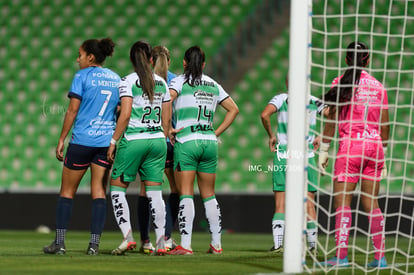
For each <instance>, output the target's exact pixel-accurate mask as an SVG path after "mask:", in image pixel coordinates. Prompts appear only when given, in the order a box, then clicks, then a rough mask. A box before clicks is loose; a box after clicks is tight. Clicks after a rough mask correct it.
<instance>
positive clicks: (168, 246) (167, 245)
mask: <svg viewBox="0 0 414 275" xmlns="http://www.w3.org/2000/svg"><path fill="white" fill-rule="evenodd" d="M176 246H177V243H176V242H175V240H174V239H173V238H168V239H166V240H165V249H166V250H167V251H170V250H171V249H174V248H175V247H176Z"/></svg>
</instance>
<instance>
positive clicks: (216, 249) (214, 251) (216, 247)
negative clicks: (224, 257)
mask: <svg viewBox="0 0 414 275" xmlns="http://www.w3.org/2000/svg"><path fill="white" fill-rule="evenodd" d="M207 253H210V254H222V253H223V248H221V245H219V244H216V245H213V244H210V248H209V249H208V250H207Z"/></svg>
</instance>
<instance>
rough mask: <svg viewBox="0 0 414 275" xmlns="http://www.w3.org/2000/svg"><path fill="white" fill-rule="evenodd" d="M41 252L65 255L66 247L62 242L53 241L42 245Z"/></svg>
mask: <svg viewBox="0 0 414 275" xmlns="http://www.w3.org/2000/svg"><path fill="white" fill-rule="evenodd" d="M43 252H44V253H45V254H56V255H65V254H66V247H65V244H64V243H62V244H57V243H56V242H55V241H53V242H52V243H51V244H50V245H49V246H45V247H43Z"/></svg>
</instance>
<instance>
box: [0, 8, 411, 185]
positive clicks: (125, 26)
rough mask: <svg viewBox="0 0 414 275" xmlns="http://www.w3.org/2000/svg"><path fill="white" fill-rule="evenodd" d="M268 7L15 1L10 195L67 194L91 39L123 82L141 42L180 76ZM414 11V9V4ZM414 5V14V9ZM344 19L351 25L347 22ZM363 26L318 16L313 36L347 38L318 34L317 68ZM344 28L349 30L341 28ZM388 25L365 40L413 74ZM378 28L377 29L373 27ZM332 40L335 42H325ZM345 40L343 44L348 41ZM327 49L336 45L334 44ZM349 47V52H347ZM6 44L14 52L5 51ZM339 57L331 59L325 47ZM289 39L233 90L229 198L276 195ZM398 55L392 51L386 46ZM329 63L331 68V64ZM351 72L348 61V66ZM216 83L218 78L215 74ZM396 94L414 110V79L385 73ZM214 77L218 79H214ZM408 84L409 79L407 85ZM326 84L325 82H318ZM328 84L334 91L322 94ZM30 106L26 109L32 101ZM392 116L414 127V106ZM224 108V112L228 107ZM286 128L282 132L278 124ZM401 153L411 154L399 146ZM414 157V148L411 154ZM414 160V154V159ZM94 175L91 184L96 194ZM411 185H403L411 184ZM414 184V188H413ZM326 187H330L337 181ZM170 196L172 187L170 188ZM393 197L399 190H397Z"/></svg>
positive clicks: (222, 165)
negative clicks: (67, 116)
mask: <svg viewBox="0 0 414 275" xmlns="http://www.w3.org/2000/svg"><path fill="white" fill-rule="evenodd" d="M324 2H325V1H322V0H315V1H313V9H314V11H313V12H314V14H322V12H323V9H324V5H323V4H324ZM351 2H352V1H350V2H349V1H348V2H347V1H343V3H344V8H345V10H346V11H347V12H355V7H354V6H353V5H352V3H351ZM404 2H405V1H393V9H392V14H400V13H402V12H404V9H405V4H406V3H404ZM260 3H261V1H254V0H245V1H229V0H199V1H191V0H177V1H173V2H170V1H167V0H138V1H136V0H118V1H111V0H97V1H96V3H92V2H91V3H89V2H84V1H72V0H53V1H46V2H43V1H9V3H8V4H7V5H3V6H2V7H1V8H0V15H1V17H2V22H4V26H2V27H0V33H1V34H2V36H3V37H4V39H3V41H4V42H3V43H4V44H2V47H0V56H1V57H4V58H3V60H4V67H3V68H2V69H0V75H2V79H4V80H5V81H2V83H0V85H1V86H0V87H1V89H2V91H4V92H2V93H1V95H0V107H2V109H3V112H2V115H1V116H0V127H1V129H2V137H3V138H2V139H0V154H1V156H2V158H1V160H0V167H1V168H0V190H4V189H6V190H7V189H12V190H14V189H16V188H17V189H19V188H21V189H25V188H28V189H39V190H42V188H43V189H45V190H46V189H49V188H51V189H53V188H54V189H57V188H58V187H59V184H60V174H61V169H62V164H61V163H60V162H58V161H57V160H56V158H55V152H54V151H55V146H56V143H57V139H58V136H59V133H60V129H61V126H62V125H61V124H62V121H63V116H64V112H65V110H66V108H67V105H68V103H69V100H68V98H67V92H68V90H69V88H70V84H71V79H72V77H73V75H74V73H75V72H76V70H77V69H78V67H77V63H76V57H77V50H78V47H79V45H80V44H81V43H82V41H83V40H85V39H88V38H93V37H96V38H102V37H106V36H110V37H112V38H113V39H114V41H115V42H116V43H117V46H116V48H115V53H114V56H113V57H112V58H109V59H108V60H107V62H106V66H108V67H109V68H112V69H114V70H115V71H116V72H118V73H119V74H120V75H121V76H124V75H126V74H127V73H129V72H130V71H131V65H130V62H129V57H128V54H129V47H130V46H131V45H132V43H133V42H135V41H136V40H139V39H143V40H147V41H149V42H151V43H152V44H153V45H156V44H163V45H165V46H167V47H168V48H169V49H170V51H171V57H172V63H171V67H170V69H171V70H172V71H173V72H176V73H181V72H182V57H183V54H184V51H185V49H186V48H187V47H189V46H191V45H194V44H199V45H201V46H202V47H203V49H204V50H205V52H206V56H207V64H208V60H209V59H210V58H214V56H215V54H216V53H217V52H218V50H219V49H220V48H221V47H223V45H225V43H226V42H227V41H228V39H229V37H230V36H231V35H232V34H233V33H234V32H235V31H237V30H238V27H239V25H240V24H242V23H243V22H244V20H245V18H246V17H247V16H248V15H249V14H250V12H251V10H252V9H253V8H254V7H255V6H256V5H258V4H260ZM340 3H341V1H339V2H338V1H329V5H328V6H329V7H328V13H332V14H333V13H338V12H339V11H340V10H341V5H340ZM359 3H360V6H359V12H360V13H361V12H364V13H367V14H369V13H371V6H370V5H371V2H370V1H360V2H359ZM413 3H414V2H413ZM413 3H411V2H410V3H408V4H407V5H408V7H409V8H410V7H411V8H414V6H413ZM375 13H376V14H377V15H387V14H388V13H389V11H388V7H387V5H377V6H376V12H375ZM341 20H342V21H341ZM355 22H356V21H355V18H348V19H346V18H344V19H340V18H332V19H328V20H327V21H326V23H327V24H326V26H327V29H325V21H324V20H323V19H317V18H315V19H314V20H313V28H314V29H317V30H321V31H334V30H335V31H340V30H342V31H344V32H349V34H345V35H344V37H343V39H342V40H340V39H339V37H338V36H337V35H332V34H330V35H329V36H327V37H325V35H324V34H316V33H314V35H313V37H312V45H313V47H314V49H313V52H312V61H313V62H314V63H315V64H320V65H323V66H326V65H329V66H334V67H336V66H337V64H338V60H341V62H343V61H342V59H341V58H340V55H338V51H337V49H338V48H342V47H344V44H346V43H347V41H348V40H350V39H353V37H354V36H355V32H354V30H355ZM372 22H373V21H372V20H370V19H367V18H363V19H361V20H360V22H359V25H358V27H359V28H360V29H361V30H363V29H364V28H367V27H371V24H372ZM340 23H342V26H343V27H342V29H340V27H339V24H340ZM388 24H389V23H388V21H387V20H385V19H383V18H380V17H377V18H376V19H375V21H374V26H373V29H374V31H375V32H377V33H378V35H373V36H369V35H367V34H366V33H361V34H360V38H361V40H364V41H368V42H369V43H372V45H371V46H373V45H375V50H378V51H384V50H387V51H388V52H392V53H396V54H397V55H395V56H389V57H388V58H387V59H386V61H385V60H383V58H380V57H381V54H379V53H376V52H373V53H372V61H373V66H372V67H373V68H375V67H379V68H381V67H382V66H383V64H384V62H387V68H388V69H399V68H400V60H401V59H402V60H404V62H402V64H403V66H402V68H403V69H406V70H412V68H411V67H410V64H412V63H413V62H409V61H410V60H411V58H412V57H410V56H403V55H401V54H400V51H401V47H400V44H399V43H400V42H401V38H398V37H397V38H395V39H392V40H391V41H390V43H389V45H388V44H387V43H386V38H385V37H384V36H382V35H381V34H386V33H387V30H388V27H389V26H388ZM401 24H402V23H401V20H393V21H392V22H391V25H390V27H391V28H390V31H391V33H393V34H399V35H401V34H402V26H401ZM369 30H370V29H369ZM413 30H414V26H413V22H412V20H411V22H410V24H408V25H407V26H406V30H405V35H411V34H412V33H413ZM325 38H326V39H327V40H326V41H325ZM340 41H342V42H340ZM325 43H326V45H325ZM340 43H342V44H340ZM3 45H5V47H3ZM325 46H326V47H327V48H328V49H332V52H328V53H326V54H324V53H319V52H317V51H315V48H325ZM413 46H414V40H413V39H405V45H404V47H405V48H407V49H410V48H412V47H413ZM288 47H289V31H288V30H285V31H284V32H283V33H282V35H281V36H280V37H277V38H275V39H274V42H273V44H272V46H271V47H270V48H269V49H268V51H266V52H265V53H264V55H263V58H261V59H260V60H258V61H257V63H256V64H253V65H252V68H251V70H249V72H247V73H246V75H245V76H244V77H243V79H242V80H241V81H240V83H238V85H237V86H236V87H235V89H234V90H233V91H229V92H230V93H231V95H232V97H233V98H234V99H235V101H236V102H237V103H238V105H239V108H240V114H239V116H238V117H237V119H236V121H235V123H234V125H233V126H232V127H230V128H229V129H228V131H227V132H226V133H225V134H223V135H222V137H221V139H222V144H221V145H220V147H219V148H220V150H219V158H220V161H219V167H218V174H217V190H218V191H219V192H220V191H222V192H233V191H236V192H237V191H241V192H246V191H254V192H269V191H270V190H271V172H268V171H267V165H268V164H269V163H271V162H272V158H273V154H272V153H271V152H270V151H269V149H268V145H267V135H266V133H265V131H264V129H263V127H262V125H261V122H260V113H261V111H262V110H263V108H264V107H265V106H266V104H267V103H268V101H269V100H270V99H271V98H272V97H273V96H274V95H276V94H278V93H281V92H285V91H286V87H285V76H286V73H287V70H288ZM386 47H388V48H386ZM325 56H326V58H327V60H326V63H325V64H323V62H324V61H323V60H324V57H325ZM341 65H342V66H345V63H342V64H341ZM337 74H338V69H328V70H323V69H319V68H315V67H314V68H313V69H312V81H314V82H315V83H314V84H313V85H312V88H311V89H312V94H315V95H320V94H321V93H322V92H323V91H325V90H326V88H327V87H329V85H330V81H331V79H332V78H333V77H334V76H336V75H337ZM212 76H213V75H212ZM376 76H377V77H378V78H379V79H384V83H387V88H388V87H390V92H389V98H390V102H395V103H398V104H403V103H405V104H407V106H408V105H410V104H412V103H413V100H412V95H411V90H412V71H409V72H408V73H401V74H400V75H399V76H398V75H397V74H395V73H390V72H388V73H386V74H383V73H382V72H376ZM213 77H214V76H213ZM398 77H400V79H397V78H398ZM398 81H399V82H400V83H404V85H403V86H404V87H405V88H406V90H405V91H399V92H398V95H397V94H396V93H397V92H396V89H393V88H392V87H396V84H397V82H398ZM317 83H319V84H317ZM320 84H323V85H325V87H321V85H320ZM22 102H23V103H22ZM407 106H406V107H404V108H398V109H396V110H392V111H391V112H390V114H391V117H392V118H394V116H397V117H398V118H399V119H398V120H395V121H397V122H398V121H400V117H403V119H404V120H403V121H411V122H412V121H413V119H414V118H413V117H412V116H413V114H412V111H411V110H410V108H409V107H407ZM218 109H220V107H218ZM223 116H224V112H223V111H221V112H220V111H218V112H217V114H216V117H215V121H221V120H222V119H223ZM275 126H276V125H275ZM413 131H414V130H413V129H412V128H409V127H407V126H396V127H395V129H393V132H392V133H391V134H392V135H393V136H392V138H393V139H394V140H397V141H401V140H404V141H406V137H407V136H408V135H412V133H413ZM396 146H397V147H396V149H395V150H397V149H398V150H404V148H403V147H402V146H401V145H396ZM410 149H411V151H412V149H414V148H412V146H411V148H410ZM410 157H411V158H412V155H410ZM250 165H262V167H263V169H264V170H266V171H262V172H258V171H256V172H254V171H249V167H250ZM405 165H406V164H404V163H400V162H398V161H395V166H393V168H392V169H390V171H393V172H391V173H392V174H394V175H397V174H399V173H402V172H403V169H405V168H404V167H405ZM407 165H408V166H407V167H408V168H409V169H407V170H406V172H407V171H408V172H407V176H411V178H414V175H413V173H414V172H409V171H414V165H413V164H412V163H411V164H407ZM88 181H89V176H87V177H85V179H84V180H83V182H82V186H83V187H84V188H87V186H88ZM401 181H403V180H401ZM405 182H407V184H411V185H414V183H412V182H410V181H408V180H405ZM322 185H324V186H325V187H327V186H328V183H327V180H324V181H322ZM163 188H164V190H168V185H167V184H164V187H163ZM390 188H391V189H393V188H396V189H397V187H395V186H391V187H390Z"/></svg>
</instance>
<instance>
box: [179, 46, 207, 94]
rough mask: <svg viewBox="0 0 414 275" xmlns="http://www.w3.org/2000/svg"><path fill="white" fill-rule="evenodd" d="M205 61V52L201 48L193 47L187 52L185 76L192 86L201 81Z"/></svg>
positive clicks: (185, 55) (185, 56)
mask: <svg viewBox="0 0 414 275" xmlns="http://www.w3.org/2000/svg"><path fill="white" fill-rule="evenodd" d="M205 59H206V56H205V54H204V51H203V50H202V49H201V48H200V47H199V46H192V47H191V48H189V49H187V50H186V51H185V54H184V60H185V61H186V62H187V66H185V68H184V76H185V80H186V81H187V82H188V84H190V86H194V82H195V81H196V80H197V79H201V76H202V75H203V64H204V62H205Z"/></svg>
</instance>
